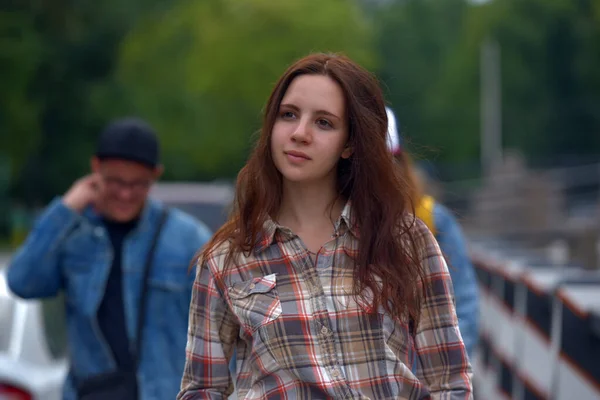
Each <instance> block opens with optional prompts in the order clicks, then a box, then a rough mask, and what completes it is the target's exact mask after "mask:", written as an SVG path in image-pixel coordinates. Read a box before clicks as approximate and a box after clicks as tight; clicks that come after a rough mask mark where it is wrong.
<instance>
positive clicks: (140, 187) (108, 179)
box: [102, 175, 152, 193]
mask: <svg viewBox="0 0 600 400" xmlns="http://www.w3.org/2000/svg"><path fill="white" fill-rule="evenodd" d="M102 180H103V181H104V184H105V185H106V188H107V189H109V190H111V191H121V190H125V189H128V190H131V191H132V192H136V193H140V192H144V191H146V190H148V188H149V187H150V185H152V180H147V179H139V180H135V181H129V182H128V181H126V180H123V179H121V178H118V177H116V176H106V175H103V176H102Z"/></svg>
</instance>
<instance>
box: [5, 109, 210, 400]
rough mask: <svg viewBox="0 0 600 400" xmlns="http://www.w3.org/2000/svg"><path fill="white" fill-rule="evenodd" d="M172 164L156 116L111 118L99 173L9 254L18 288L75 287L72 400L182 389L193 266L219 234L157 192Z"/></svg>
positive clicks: (69, 290) (159, 397)
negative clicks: (162, 156)
mask: <svg viewBox="0 0 600 400" xmlns="http://www.w3.org/2000/svg"><path fill="white" fill-rule="evenodd" d="M162 171H163V167H162V165H161V164H160V161H159V143H158V139H157V137H156V134H155V132H154V131H153V129H152V128H151V127H150V126H149V125H148V124H146V123H145V122H143V121H141V120H138V119H135V118H126V119H120V120H117V121H114V122H112V123H110V124H109V125H108V126H107V127H106V128H105V130H104V131H103V132H102V133H101V135H100V138H99V141H98V147H97V151H96V153H95V154H94V156H93V157H92V158H91V174H90V175H88V176H85V177H83V178H81V179H79V180H78V181H76V182H75V183H74V184H73V186H72V187H71V188H70V189H69V190H68V192H67V193H66V194H65V195H64V196H62V197H58V198H56V199H55V200H54V201H53V202H52V203H51V204H50V205H49V206H48V207H47V209H46V210H45V212H44V213H43V214H42V216H41V217H40V219H39V220H38V222H37V223H36V225H35V226H34V228H33V230H32V231H31V233H30V234H29V236H28V237H27V239H26V241H25V243H24V244H23V245H22V247H20V248H19V250H18V251H17V252H16V254H15V256H14V258H13V259H12V261H11V262H10V265H9V270H8V284H9V286H10V289H11V290H12V291H13V292H14V293H15V294H17V295H18V296H20V297H22V298H25V299H31V298H45V297H52V296H56V295H57V294H58V293H59V292H60V291H64V292H65V295H66V296H65V307H66V323H67V331H68V342H69V349H70V352H69V362H70V371H69V375H68V377H67V382H66V383H65V387H64V399H67V400H71V399H81V400H88V399H89V400H96V399H109V400H125V399H126V400H131V399H141V400H164V399H172V398H174V397H175V396H176V395H177V392H178V388H179V383H180V381H181V374H182V372H183V367H184V362H185V344H186V333H185V332H186V330H187V326H188V324H187V319H188V310H189V303H190V296H191V287H192V283H193V278H194V274H193V273H190V272H189V265H190V262H191V261H192V259H193V258H194V255H195V253H196V252H197V251H198V249H199V248H200V247H202V246H203V245H204V243H205V242H206V241H207V240H208V239H209V238H210V235H211V233H210V232H209V230H208V228H207V227H206V226H205V225H204V224H203V223H201V222H199V221H197V220H196V219H194V218H192V217H191V216H189V215H187V214H184V213H182V212H180V211H178V210H175V209H167V208H166V207H165V206H164V205H163V204H161V203H160V202H158V201H156V200H153V199H151V198H149V197H148V193H149V190H150V188H151V186H152V184H153V183H154V182H155V181H156V180H157V179H158V178H159V177H160V175H161V173H162Z"/></svg>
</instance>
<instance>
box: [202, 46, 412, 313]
mask: <svg viewBox="0 0 600 400" xmlns="http://www.w3.org/2000/svg"><path fill="white" fill-rule="evenodd" d="M305 74H312V75H325V76H328V77H330V78H331V79H333V80H334V81H336V82H337V83H338V84H339V85H340V87H341V89H342V91H343V93H344V96H345V103H346V115H347V118H348V130H349V139H348V140H349V145H350V146H352V149H353V154H352V156H351V157H350V158H349V159H347V160H346V159H340V161H339V164H338V169H337V170H338V176H337V184H338V194H339V195H340V196H342V197H343V198H344V199H348V200H350V201H351V204H352V218H353V220H354V223H355V224H356V226H357V227H358V230H359V235H358V236H359V239H358V241H359V245H358V256H357V259H355V260H354V261H355V271H354V277H355V279H354V290H355V293H357V294H360V296H363V293H365V289H366V288H368V289H370V290H371V293H373V294H374V296H373V297H374V299H373V300H374V302H373V307H374V309H377V308H376V307H377V306H379V305H381V306H383V308H384V309H385V311H386V312H388V313H389V314H390V315H392V316H394V317H402V318H403V317H410V318H411V319H413V320H417V321H418V315H419V310H420V303H421V301H422V295H423V291H422V289H420V286H419V282H420V281H421V278H422V269H421V264H420V261H419V257H418V254H417V245H416V238H415V236H414V234H413V233H412V229H411V228H412V225H413V224H414V221H415V219H414V217H412V216H410V217H409V213H410V212H412V214H413V215H414V204H413V203H412V199H411V196H412V192H413V188H412V187H411V180H410V179H408V177H407V176H406V175H405V173H403V172H402V171H401V169H400V168H398V166H397V165H396V164H395V163H394V161H393V157H392V155H391V154H390V153H389V152H388V151H387V147H386V146H387V145H386V132H387V115H386V111H385V103H384V99H383V94H382V92H381V89H380V87H379V84H378V82H377V80H376V79H375V77H374V76H373V75H372V74H370V73H369V72H368V71H366V70H365V69H363V68H362V67H360V66H359V65H357V64H356V63H355V62H353V61H352V60H350V59H349V58H347V57H345V56H341V55H333V54H312V55H309V56H307V57H304V58H302V59H300V60H299V61H297V62H296V63H294V64H293V65H292V66H290V67H289V68H288V69H287V71H285V73H284V74H283V76H282V77H281V78H280V79H279V81H278V82H277V84H276V85H275V88H274V89H273V92H272V93H271V96H270V97H269V101H268V103H267V106H266V109H265V113H264V120H263V125H262V130H261V134H260V138H259V139H258V143H257V144H256V147H255V148H254V151H253V152H252V154H251V156H250V159H249V160H248V162H247V164H246V166H244V167H243V168H242V170H241V171H240V173H239V175H238V179H237V186H236V197H235V200H234V207H233V211H232V214H231V216H230V218H229V220H228V221H227V222H226V223H225V225H223V227H222V228H221V229H219V230H218V231H217V232H216V234H215V235H214V236H213V238H212V240H211V241H210V242H209V243H208V245H207V246H206V247H205V248H204V249H203V250H202V252H201V254H200V259H201V260H203V259H206V258H208V257H209V256H210V254H211V252H212V251H213V250H214V249H215V248H217V247H218V246H220V245H222V244H223V243H225V242H229V243H230V244H229V250H228V257H227V258H226V264H231V260H232V259H233V257H234V256H235V255H236V254H241V253H242V252H244V253H250V252H251V251H252V250H253V248H254V246H255V245H256V243H257V241H258V240H259V238H260V235H261V233H262V229H263V224H264V222H265V221H266V220H267V219H269V218H271V217H272V216H274V215H276V214H277V212H278V209H279V207H280V204H281V200H282V199H281V197H282V176H281V173H280V172H279V171H278V170H277V168H276V167H275V164H274V162H273V157H272V154H271V132H272V130H273V125H274V124H275V120H276V118H277V115H278V112H279V107H280V103H281V101H282V99H283V97H284V95H285V93H286V90H287V89H288V87H289V86H290V84H291V82H292V81H293V80H294V79H295V78H296V77H298V76H300V75H305ZM227 260H229V261H227ZM227 266H228V265H226V266H224V268H227ZM378 279H379V281H378Z"/></svg>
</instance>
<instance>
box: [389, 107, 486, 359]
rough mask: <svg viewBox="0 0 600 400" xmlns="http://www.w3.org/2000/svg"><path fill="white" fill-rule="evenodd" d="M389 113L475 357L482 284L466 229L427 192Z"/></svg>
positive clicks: (397, 150)
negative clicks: (474, 265)
mask: <svg viewBox="0 0 600 400" xmlns="http://www.w3.org/2000/svg"><path fill="white" fill-rule="evenodd" d="M387 114H388V148H389V149H390V151H391V152H392V154H394V157H395V158H396V160H397V161H398V163H399V164H400V167H401V168H408V169H411V170H412V171H411V172H412V173H411V174H409V175H411V176H412V177H413V180H414V182H413V186H414V187H415V194H414V200H413V201H414V204H415V208H416V209H415V212H416V214H417V217H418V218H419V219H421V220H422V221H423V222H425V224H427V226H428V228H429V230H431V232H432V233H433V234H434V235H435V238H436V239H437V241H438V243H439V245H440V248H441V250H442V253H443V254H444V256H445V257H446V259H447V262H448V269H449V270H450V275H451V277H452V284H453V286H454V296H455V300H456V313H457V315H458V324H459V327H460V333H461V335H462V337H463V341H464V343H465V347H466V348H467V352H468V353H469V357H470V358H471V359H472V357H473V352H474V351H475V347H476V346H477V341H478V338H479V287H478V285H477V277H476V275H475V269H474V267H473V264H472V263H471V259H470V257H469V253H468V250H467V246H466V240H465V238H464V235H463V233H462V229H461V228H460V225H459V223H458V221H457V220H456V218H455V217H454V215H452V212H451V211H450V210H449V209H448V208H446V207H445V206H444V205H442V204H440V203H439V202H437V201H436V200H435V199H434V198H433V197H431V196H429V195H426V194H425V193H423V190H422V187H423V182H422V181H420V180H421V178H420V177H419V173H417V171H416V167H414V166H413V164H412V162H411V160H410V157H409V155H408V154H407V152H406V151H405V150H404V149H403V148H402V140H401V136H400V129H399V128H398V124H397V121H396V117H395V115H394V113H393V111H392V110H391V109H389V108H388V109H387Z"/></svg>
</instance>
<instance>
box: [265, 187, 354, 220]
mask: <svg viewBox="0 0 600 400" xmlns="http://www.w3.org/2000/svg"><path fill="white" fill-rule="evenodd" d="M344 202H345V200H344V199H343V198H341V197H340V196H339V195H338V193H337V191H336V190H335V187H334V186H331V187H324V186H323V185H321V184H320V185H296V184H291V183H284V185H283V196H282V201H281V207H280V208H279V213H278V215H277V222H278V223H279V224H281V225H284V226H287V227H289V228H291V229H292V230H294V231H305V230H312V229H311V228H320V227H324V226H329V227H330V228H333V224H334V223H335V221H336V220H337V219H338V218H339V216H340V214H341V213H342V210H343V208H344Z"/></svg>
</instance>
